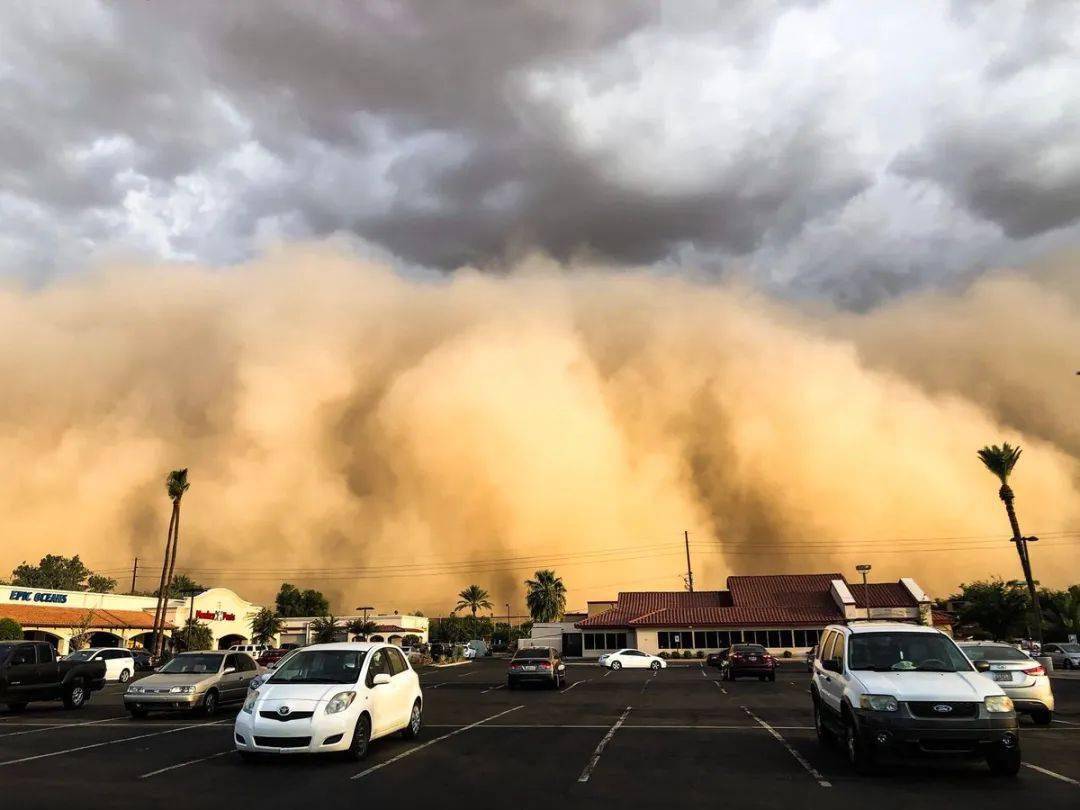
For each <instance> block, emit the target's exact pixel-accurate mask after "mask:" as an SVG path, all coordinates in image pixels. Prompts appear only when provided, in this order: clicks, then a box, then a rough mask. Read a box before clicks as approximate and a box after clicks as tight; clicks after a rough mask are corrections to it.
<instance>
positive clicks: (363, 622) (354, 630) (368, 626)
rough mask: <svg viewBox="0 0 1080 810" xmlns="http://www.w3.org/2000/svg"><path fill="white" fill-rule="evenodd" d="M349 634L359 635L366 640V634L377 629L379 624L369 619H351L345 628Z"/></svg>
mask: <svg viewBox="0 0 1080 810" xmlns="http://www.w3.org/2000/svg"><path fill="white" fill-rule="evenodd" d="M346 629H347V630H348V631H349V635H351V636H360V637H361V638H362V639H363V640H364V641H367V638H368V636H370V635H371V634H372V633H377V632H378V631H379V625H377V624H375V622H373V621H371V619H353V620H352V621H351V622H349V624H348V627H347V628H346Z"/></svg>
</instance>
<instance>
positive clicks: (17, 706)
mask: <svg viewBox="0 0 1080 810" xmlns="http://www.w3.org/2000/svg"><path fill="white" fill-rule="evenodd" d="M7 707H8V711H9V712H11V713H12V714H18V713H19V712H22V711H25V710H26V704H25V703H9V704H8V705H7Z"/></svg>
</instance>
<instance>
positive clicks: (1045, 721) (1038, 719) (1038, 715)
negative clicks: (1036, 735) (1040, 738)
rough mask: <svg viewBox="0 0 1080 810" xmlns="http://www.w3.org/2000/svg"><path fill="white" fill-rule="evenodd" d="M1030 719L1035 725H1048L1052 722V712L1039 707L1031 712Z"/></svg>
mask: <svg viewBox="0 0 1080 810" xmlns="http://www.w3.org/2000/svg"><path fill="white" fill-rule="evenodd" d="M1031 720H1032V722H1033V723H1035V725H1037V726H1048V725H1050V724H1051V723H1053V722H1054V713H1053V712H1052V711H1050V710H1049V709H1040V710H1039V711H1037V712H1032V713H1031Z"/></svg>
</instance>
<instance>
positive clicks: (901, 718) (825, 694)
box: [810, 622, 1020, 776]
mask: <svg viewBox="0 0 1080 810" xmlns="http://www.w3.org/2000/svg"><path fill="white" fill-rule="evenodd" d="M810 694H811V697H812V699H813V708H814V728H815V730H816V731H817V736H818V739H819V740H820V741H821V742H822V743H824V744H829V743H831V742H832V741H833V740H840V741H842V742H843V746H844V749H845V751H846V754H847V757H848V760H849V761H850V762H851V764H852V766H853V767H854V768H855V769H856V770H857V771H860V772H866V771H868V770H869V769H870V768H871V767H872V765H873V763H874V760H875V758H876V757H877V755H878V754H879V753H880V754H885V753H899V754H914V755H923V756H935V755H951V756H956V755H970V756H981V757H983V758H985V760H986V763H987V764H988V765H989V766H990V770H991V771H992V772H993V773H995V774H1000V775H1008V776H1015V775H1016V774H1017V772H1019V770H1020V733H1019V729H1018V725H1017V719H1016V711H1015V709H1014V707H1013V702H1012V700H1011V699H1010V698H1009V697H1008V696H1007V695H1006V694H1005V693H1004V692H1003V691H1002V690H1001V688H1000V687H999V686H998V685H997V684H996V683H994V682H993V681H991V680H989V679H987V678H985V677H983V675H982V674H981V673H980V672H979V671H977V669H976V668H975V667H974V666H973V665H972V663H971V662H970V661H969V660H968V659H967V657H966V656H965V655H964V654H963V653H962V652H961V651H960V649H959V648H958V647H957V646H956V644H955V643H954V642H953V640H952V639H951V638H949V637H948V636H947V635H945V634H944V633H942V632H941V631H939V630H934V629H932V628H929V627H921V626H918V625H910V624H893V623H882V622H867V623H865V624H855V625H850V626H843V625H832V626H830V627H828V628H826V630H825V632H824V634H823V635H822V637H821V644H820V645H819V647H818V654H817V657H816V658H815V659H814V665H813V676H812V681H811V685H810Z"/></svg>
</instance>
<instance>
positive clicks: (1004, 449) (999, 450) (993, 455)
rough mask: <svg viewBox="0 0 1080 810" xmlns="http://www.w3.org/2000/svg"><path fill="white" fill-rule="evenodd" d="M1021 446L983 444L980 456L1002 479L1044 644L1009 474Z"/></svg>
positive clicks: (1038, 636) (1002, 495)
mask: <svg viewBox="0 0 1080 810" xmlns="http://www.w3.org/2000/svg"><path fill="white" fill-rule="evenodd" d="M1020 452H1021V451H1020V448H1019V447H1013V446H1011V445H1010V444H1009V443H1008V442H1004V443H1003V444H1002V445H1001V446H1000V447H998V446H997V445H996V444H995V445H991V446H989V447H984V448H983V449H982V450H980V451H979V458H980V459H981V460H982V463H983V464H984V465H985V467H986V469H988V470H989V471H990V472H992V473H993V474H994V475H996V476H997V479H998V480H999V481H1000V482H1001V489H999V490H998V497H999V498H1001V501H1002V503H1004V504H1005V514H1006V515H1008V517H1009V527H1010V528H1011V529H1012V534H1013V536H1012V539H1013V542H1014V543H1016V553H1017V554H1019V555H1020V567H1021V568H1022V569H1023V570H1024V579H1025V580H1027V587H1028V595H1029V596H1030V597H1031V605H1032V607H1033V608H1034V610H1035V638H1036V639H1038V641H1039V644H1040V645H1041V644H1042V609H1041V607H1040V605H1039V592H1038V591H1037V590H1036V588H1035V578H1034V576H1032V573H1031V558H1030V557H1029V556H1028V549H1027V541H1026V540H1025V539H1024V536H1023V535H1022V534H1020V521H1018V520H1017V519H1016V509H1015V508H1014V507H1013V499H1014V497H1015V496H1014V495H1013V491H1012V487H1010V486H1009V476H1010V475H1011V474H1012V471H1013V468H1014V467H1015V466H1016V462H1017V461H1019V460H1020Z"/></svg>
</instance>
